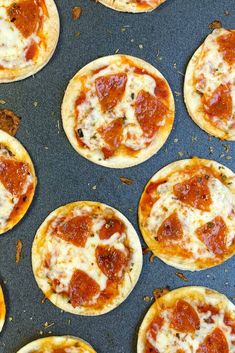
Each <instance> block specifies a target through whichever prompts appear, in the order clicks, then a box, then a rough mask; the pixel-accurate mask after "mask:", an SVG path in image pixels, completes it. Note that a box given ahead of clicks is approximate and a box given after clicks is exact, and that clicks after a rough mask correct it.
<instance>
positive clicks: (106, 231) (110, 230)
mask: <svg viewBox="0 0 235 353" xmlns="http://www.w3.org/2000/svg"><path fill="white" fill-rule="evenodd" d="M125 229H126V227H125V225H124V223H123V222H122V221H121V220H120V219H118V218H115V217H112V218H106V219H105V224H104V225H103V226H102V227H101V229H100V231H99V237H100V239H109V238H110V237H111V236H112V235H113V234H115V233H119V235H121V234H122V233H123V232H124V231H125Z"/></svg>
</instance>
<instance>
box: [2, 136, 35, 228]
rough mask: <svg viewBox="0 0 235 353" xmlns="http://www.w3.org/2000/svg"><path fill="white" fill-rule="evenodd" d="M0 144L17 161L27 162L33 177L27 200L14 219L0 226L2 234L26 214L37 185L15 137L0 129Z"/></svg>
mask: <svg viewBox="0 0 235 353" xmlns="http://www.w3.org/2000/svg"><path fill="white" fill-rule="evenodd" d="M0 144H3V145H4V146H6V147H7V148H8V149H9V150H10V151H11V152H12V153H13V154H14V156H15V158H16V159H17V160H18V161H22V162H25V163H27V164H28V166H29V168H30V173H31V175H32V178H33V180H32V186H33V189H32V191H31V192H30V193H29V194H28V197H27V200H26V201H25V202H24V207H21V211H20V212H19V214H18V215H17V216H16V217H14V220H9V221H7V222H6V224H5V226H2V227H0V234H3V233H6V232H7V231H8V230H10V229H12V228H13V227H14V226H15V225H16V224H17V223H18V222H19V221H20V220H21V219H22V218H23V216H24V215H25V214H26V212H27V210H28V208H29V206H30V204H31V202H32V200H33V197H34V193H35V189H36V185H37V177H36V175H35V170H34V166H33V163H32V161H31V158H30V156H29V154H28V152H27V151H26V149H25V148H24V147H23V146H22V144H21V143H20V142H19V141H18V140H17V139H16V138H14V137H13V136H10V135H9V134H7V133H6V132H4V131H2V130H0Z"/></svg>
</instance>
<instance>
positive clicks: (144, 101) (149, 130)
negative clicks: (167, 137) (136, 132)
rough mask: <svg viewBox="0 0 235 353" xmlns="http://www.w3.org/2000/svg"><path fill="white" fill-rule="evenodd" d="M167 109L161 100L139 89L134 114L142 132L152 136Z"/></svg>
mask: <svg viewBox="0 0 235 353" xmlns="http://www.w3.org/2000/svg"><path fill="white" fill-rule="evenodd" d="M167 111H168V109H167V108H166V106H165V105H164V104H163V103H162V102H161V100H160V99H159V98H158V97H156V96H153V95H152V94H150V93H149V92H146V91H143V90H142V91H140V92H139V93H138V96H137V98H136V102H135V114H136V117H137V120H138V122H139V124H140V126H141V129H142V130H143V132H144V134H145V135H146V136H147V137H149V138H152V137H153V136H154V135H155V134H156V132H157V130H158V129H159V127H160V124H161V122H162V120H163V118H164V116H165V115H166V114H167Z"/></svg>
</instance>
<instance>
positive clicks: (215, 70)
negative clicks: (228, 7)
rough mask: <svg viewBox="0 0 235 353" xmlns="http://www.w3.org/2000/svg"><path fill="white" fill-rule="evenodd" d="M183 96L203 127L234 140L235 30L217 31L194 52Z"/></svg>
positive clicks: (198, 123) (197, 122)
mask: <svg viewBox="0 0 235 353" xmlns="http://www.w3.org/2000/svg"><path fill="white" fill-rule="evenodd" d="M184 98H185V103H186V106H187V109H188V112H189V114H190V116H191V118H192V119H193V120H194V121H195V123H196V124H197V125H198V126H200V128H201V129H203V130H205V131H206V132H208V133H209V134H211V135H214V136H217V137H219V138H221V139H224V140H235V30H227V29H223V28H220V29H216V30H214V31H213V32H212V34H210V35H209V36H208V37H207V38H206V40H205V42H204V43H203V44H202V45H201V46H200V48H199V49H198V50H197V51H196V52H195V54H194V55H193V57H192V59H191V60H190V62H189V65H188V68H187V71H186V76H185V83H184Z"/></svg>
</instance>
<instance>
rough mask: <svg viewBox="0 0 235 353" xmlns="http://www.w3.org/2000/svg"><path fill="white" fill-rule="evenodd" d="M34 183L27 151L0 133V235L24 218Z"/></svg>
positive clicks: (35, 180)
mask: <svg viewBox="0 0 235 353" xmlns="http://www.w3.org/2000/svg"><path fill="white" fill-rule="evenodd" d="M36 184H37V179H36V176H35V172H34V167H33V164H32V161H31V159H30V157H29V155H28V153H27V151H26V150H25V149H24V147H23V146H22V145H21V144H20V143H19V141H17V140H16V139H15V138H14V137H12V136H10V135H8V134H7V133H6V132H4V131H2V130H0V234H2V233H5V232H6V231H8V230H9V229H11V228H12V227H14V226H15V225H16V224H17V223H18V222H19V221H20V220H21V218H22V217H23V216H24V215H25V213H26V211H27V209H28V208H29V206H30V204H31V202H32V199H33V196H34V192H35V188H36Z"/></svg>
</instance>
